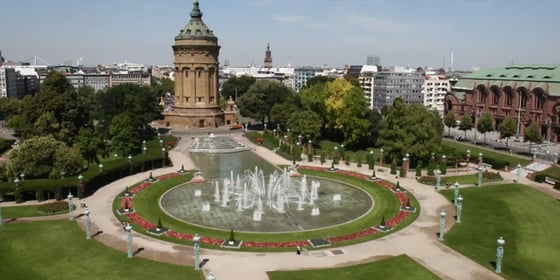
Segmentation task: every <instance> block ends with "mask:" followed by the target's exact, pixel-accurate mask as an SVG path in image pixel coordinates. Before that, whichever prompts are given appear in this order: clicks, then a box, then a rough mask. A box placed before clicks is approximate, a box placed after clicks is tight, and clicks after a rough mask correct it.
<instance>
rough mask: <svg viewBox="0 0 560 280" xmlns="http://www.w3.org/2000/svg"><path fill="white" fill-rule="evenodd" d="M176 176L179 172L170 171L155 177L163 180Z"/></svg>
mask: <svg viewBox="0 0 560 280" xmlns="http://www.w3.org/2000/svg"><path fill="white" fill-rule="evenodd" d="M177 176H181V174H179V173H170V174H166V175H162V176H159V177H157V179H158V180H160V181H164V180H167V179H171V178H174V177H177Z"/></svg>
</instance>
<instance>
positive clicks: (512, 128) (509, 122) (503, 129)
mask: <svg viewBox="0 0 560 280" xmlns="http://www.w3.org/2000/svg"><path fill="white" fill-rule="evenodd" d="M498 131H500V138H505V139H506V149H507V148H508V146H509V138H510V137H511V136H514V135H515V133H516V131H517V124H516V123H515V120H514V119H513V118H511V117H506V118H505V119H504V120H503V121H502V123H500V125H499V126H498Z"/></svg>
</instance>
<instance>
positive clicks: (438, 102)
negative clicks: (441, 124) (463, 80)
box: [422, 75, 451, 118]
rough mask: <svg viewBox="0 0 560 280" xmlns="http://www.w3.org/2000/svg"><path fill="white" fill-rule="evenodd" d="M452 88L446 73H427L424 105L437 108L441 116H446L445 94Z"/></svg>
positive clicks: (433, 108)
mask: <svg viewBox="0 0 560 280" xmlns="http://www.w3.org/2000/svg"><path fill="white" fill-rule="evenodd" d="M450 89H451V84H450V81H449V79H447V78H446V77H445V75H426V76H425V80H424V89H423V92H422V96H423V97H424V102H423V103H424V106H425V107H426V108H428V109H429V110H436V111H438V114H439V116H440V117H442V118H443V116H444V104H445V102H444V101H445V95H446V94H447V93H448V92H449V90H450Z"/></svg>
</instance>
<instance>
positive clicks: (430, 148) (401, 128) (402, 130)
mask: <svg viewBox="0 0 560 280" xmlns="http://www.w3.org/2000/svg"><path fill="white" fill-rule="evenodd" d="M386 113H387V115H385V117H384V119H383V121H382V128H381V130H380V131H379V138H378V139H377V146H378V147H382V148H383V149H384V150H385V154H386V155H387V156H388V157H390V158H393V159H400V158H402V157H404V156H405V154H406V153H409V154H410V157H411V158H412V160H413V161H414V160H415V159H418V158H420V159H423V158H427V157H428V156H429V154H430V153H431V152H435V151H438V150H440V149H441V134H442V133H443V129H444V128H443V123H442V121H441V118H440V117H439V115H438V114H437V112H435V111H428V109H426V108H425V107H424V106H422V105H419V104H413V105H410V106H408V107H407V106H406V105H405V104H404V101H403V100H402V99H400V98H397V99H395V101H394V102H393V105H391V106H389V107H388V108H387V109H386Z"/></svg>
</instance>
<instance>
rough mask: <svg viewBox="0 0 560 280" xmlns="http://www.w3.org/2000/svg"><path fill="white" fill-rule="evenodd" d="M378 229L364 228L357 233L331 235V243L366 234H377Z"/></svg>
mask: <svg viewBox="0 0 560 280" xmlns="http://www.w3.org/2000/svg"><path fill="white" fill-rule="evenodd" d="M377 232H378V231H377V230H376V229H374V228H367V229H364V230H362V231H358V232H355V233H351V234H347V235H343V236H336V237H331V238H329V239H328V240H329V242H330V243H338V242H342V241H348V240H354V239H358V238H362V237H364V236H369V235H372V234H376V233H377Z"/></svg>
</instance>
